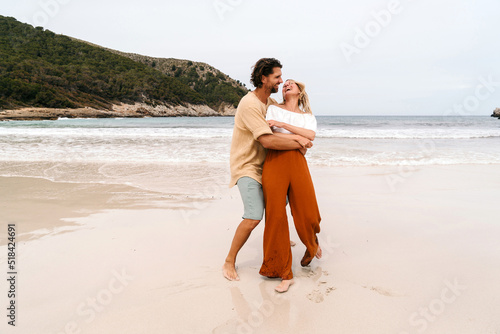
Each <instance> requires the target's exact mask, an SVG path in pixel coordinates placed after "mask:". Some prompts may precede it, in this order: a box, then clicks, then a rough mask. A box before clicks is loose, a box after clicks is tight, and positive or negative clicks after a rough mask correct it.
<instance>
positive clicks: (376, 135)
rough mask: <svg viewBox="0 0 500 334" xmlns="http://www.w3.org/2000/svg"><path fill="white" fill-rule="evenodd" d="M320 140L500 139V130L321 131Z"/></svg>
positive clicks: (319, 132)
mask: <svg viewBox="0 0 500 334" xmlns="http://www.w3.org/2000/svg"><path fill="white" fill-rule="evenodd" d="M316 137H318V138H344V139H478V138H500V129H498V130H497V129H479V130H470V129H460V130H456V129H446V130H438V129H435V130H432V129H425V130H423V129H405V130H388V129H384V130H377V129H363V130H342V129H339V130H333V129H327V130H319V131H318V133H317V134H316Z"/></svg>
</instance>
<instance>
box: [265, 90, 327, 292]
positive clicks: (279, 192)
mask: <svg viewBox="0 0 500 334" xmlns="http://www.w3.org/2000/svg"><path fill="white" fill-rule="evenodd" d="M266 119H267V120H268V123H269V126H271V128H272V129H273V132H275V134H276V135H283V134H282V133H288V134H289V133H293V134H297V135H301V136H303V137H306V138H308V139H309V140H314V137H315V135H316V119H315V117H314V116H313V114H312V112H311V108H310V106H309V98H308V96H307V93H306V91H305V85H304V84H302V83H299V82H296V81H294V80H287V81H286V82H285V84H284V85H283V104H281V105H271V106H269V108H268V110H267V116H266ZM304 154H305V150H291V151H278V150H268V151H267V155H266V160H265V162H264V167H263V171H262V189H263V191H264V198H265V201H266V225H265V229H264V260H263V263H262V267H261V269H260V274H261V275H263V276H267V277H276V278H278V277H279V278H281V279H282V281H281V283H280V284H279V285H278V286H277V287H276V288H275V290H276V291H278V292H285V291H287V290H288V288H289V286H290V285H292V284H293V279H292V278H293V273H292V251H291V248H290V234H289V231H288V220H287V214H286V200H287V195H288V199H289V201H290V208H291V212H292V216H293V221H294V224H295V228H296V230H297V234H298V235H299V238H300V240H301V241H302V243H303V244H304V245H305V246H306V252H305V254H304V257H303V258H302V261H301V262H300V263H301V265H302V266H307V265H308V264H309V263H310V262H311V261H312V259H313V258H314V256H316V257H317V258H320V257H321V248H320V247H319V245H318V238H317V237H316V234H317V233H319V231H320V227H319V223H320V221H321V217H320V214H319V209H318V204H317V202H316V195H315V192H314V186H313V183H312V179H311V175H310V173H309V168H308V166H307V161H306V159H305V157H304Z"/></svg>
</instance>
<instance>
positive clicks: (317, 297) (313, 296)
mask: <svg viewBox="0 0 500 334" xmlns="http://www.w3.org/2000/svg"><path fill="white" fill-rule="evenodd" d="M307 299H309V300H310V301H313V302H315V303H321V302H322V301H323V300H325V297H324V296H323V294H322V293H321V291H319V290H313V292H311V293H310V294H308V295H307Z"/></svg>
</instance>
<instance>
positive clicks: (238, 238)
mask: <svg viewBox="0 0 500 334" xmlns="http://www.w3.org/2000/svg"><path fill="white" fill-rule="evenodd" d="M237 185H238V189H239V191H240V194H241V199H242V201H243V206H244V210H245V211H244V213H243V220H242V221H241V223H240V225H239V226H238V228H237V229H236V232H235V233H234V237H233V241H232V243H231V248H230V249H229V253H228V255H227V257H226V261H225V262H224V265H223V266H222V274H223V275H224V277H225V278H227V279H228V280H230V281H233V280H239V277H238V274H237V273H236V256H237V255H238V252H239V251H240V249H241V247H243V245H244V244H245V242H246V241H247V240H248V237H250V234H251V233H252V231H253V229H254V228H255V227H256V226H257V225H258V224H259V223H260V221H261V220H262V217H263V216H264V194H263V193H262V185H261V184H260V183H259V182H257V181H256V180H254V179H252V178H250V177H246V176H245V177H242V178H240V179H239V180H238V182H237Z"/></svg>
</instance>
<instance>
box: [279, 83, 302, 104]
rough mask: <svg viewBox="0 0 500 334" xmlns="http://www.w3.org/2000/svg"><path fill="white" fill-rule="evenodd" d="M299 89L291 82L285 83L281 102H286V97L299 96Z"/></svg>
mask: <svg viewBox="0 0 500 334" xmlns="http://www.w3.org/2000/svg"><path fill="white" fill-rule="evenodd" d="M299 94H300V89H299V86H297V84H296V83H295V82H293V81H292V80H287V81H285V84H284V85H283V100H286V97H287V96H293V95H297V96H298V95H299Z"/></svg>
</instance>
